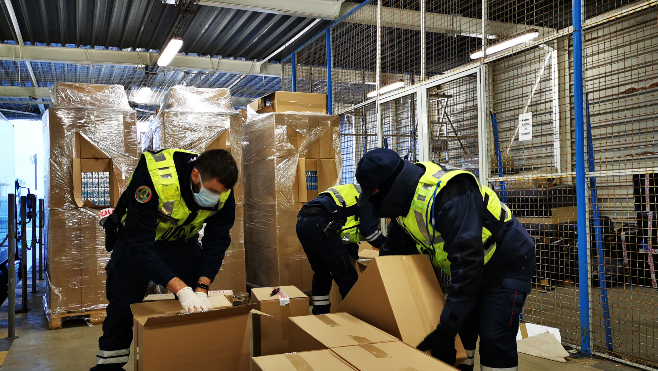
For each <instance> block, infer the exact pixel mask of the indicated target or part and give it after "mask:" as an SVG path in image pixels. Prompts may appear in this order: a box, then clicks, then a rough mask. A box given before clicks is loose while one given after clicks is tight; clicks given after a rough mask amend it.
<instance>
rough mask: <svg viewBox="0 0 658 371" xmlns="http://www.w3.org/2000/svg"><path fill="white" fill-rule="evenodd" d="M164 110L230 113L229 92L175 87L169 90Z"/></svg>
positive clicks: (217, 89)
mask: <svg viewBox="0 0 658 371" xmlns="http://www.w3.org/2000/svg"><path fill="white" fill-rule="evenodd" d="M163 109H164V110H179V111H190V112H220V111H232V110H233V108H232V107H231V90H230V89H224V88H197V87H194V86H182V85H176V86H172V87H171V88H169V93H168V94H167V97H166V99H165V102H164V104H163Z"/></svg>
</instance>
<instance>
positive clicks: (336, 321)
mask: <svg viewBox="0 0 658 371" xmlns="http://www.w3.org/2000/svg"><path fill="white" fill-rule="evenodd" d="M290 320H291V321H292V323H293V324H294V325H295V326H293V327H292V329H293V331H292V332H291V334H292V340H291V342H290V343H291V351H294V352H304V351H310V350H320V349H327V348H335V347H344V346H350V345H361V344H375V343H383V342H388V341H398V339H396V338H395V337H393V336H392V335H389V334H387V333H385V332H384V331H382V330H380V329H378V328H375V327H374V326H371V325H369V324H367V323H365V322H363V321H361V320H360V319H358V318H356V317H354V316H352V315H350V314H347V313H333V314H323V315H319V316H302V317H292V318H290Z"/></svg>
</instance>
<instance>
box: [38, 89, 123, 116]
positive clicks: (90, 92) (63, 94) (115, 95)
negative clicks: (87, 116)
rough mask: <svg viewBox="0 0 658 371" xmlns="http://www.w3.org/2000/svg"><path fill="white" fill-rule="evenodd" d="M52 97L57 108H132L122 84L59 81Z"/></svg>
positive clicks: (52, 91) (52, 92) (52, 90)
mask: <svg viewBox="0 0 658 371" xmlns="http://www.w3.org/2000/svg"><path fill="white" fill-rule="evenodd" d="M51 98H52V101H53V105H54V106H55V107H57V108H91V109H126V110H130V109H131V108H130V104H129V103H128V96H127V95H126V92H125V90H124V87H123V86H122V85H102V84H81V83H71V82H57V83H55V85H54V86H53V87H52V88H51Z"/></svg>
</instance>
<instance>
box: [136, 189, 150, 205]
mask: <svg viewBox="0 0 658 371" xmlns="http://www.w3.org/2000/svg"><path fill="white" fill-rule="evenodd" d="M152 195H153V192H151V188H149V187H147V186H141V187H139V188H137V191H136V192H135V200H137V202H139V203H142V204H144V203H147V202H149V200H150V199H151V196H152Z"/></svg>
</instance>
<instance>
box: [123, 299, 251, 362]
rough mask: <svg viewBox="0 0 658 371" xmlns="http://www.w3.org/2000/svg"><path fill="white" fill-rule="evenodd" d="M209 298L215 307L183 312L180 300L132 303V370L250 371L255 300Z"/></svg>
mask: <svg viewBox="0 0 658 371" xmlns="http://www.w3.org/2000/svg"><path fill="white" fill-rule="evenodd" d="M213 300H214V303H213V306H215V308H218V309H216V310H211V311H208V312H200V313H187V314H181V306H180V303H179V302H178V300H158V301H151V302H146V303H139V304H133V305H131V306H130V308H131V309H132V312H133V316H134V319H133V321H134V331H135V337H134V341H133V345H134V355H135V371H167V370H172V371H173V370H210V369H212V370H222V371H249V368H250V357H251V353H252V348H251V346H250V342H253V343H258V342H259V339H258V331H257V329H258V326H259V317H260V314H261V312H258V311H256V310H254V308H255V305H253V304H252V305H244V306H239V307H233V306H232V305H231V303H230V302H229V301H228V300H226V298H224V297H223V296H222V295H218V296H215V297H214V299H213ZM250 314H253V315H251V317H252V318H251V320H252V322H253V325H252V326H250ZM250 328H251V329H253V330H252V331H250ZM251 336H254V338H251Z"/></svg>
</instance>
